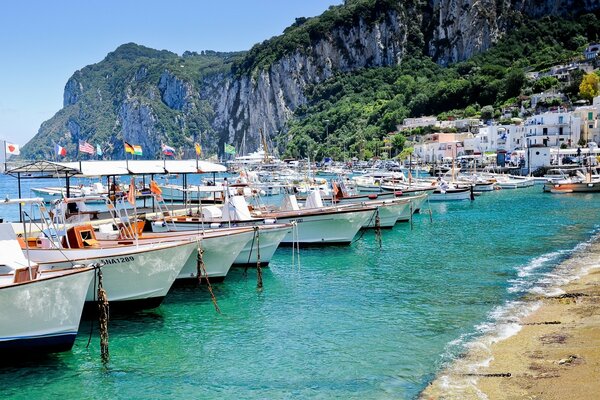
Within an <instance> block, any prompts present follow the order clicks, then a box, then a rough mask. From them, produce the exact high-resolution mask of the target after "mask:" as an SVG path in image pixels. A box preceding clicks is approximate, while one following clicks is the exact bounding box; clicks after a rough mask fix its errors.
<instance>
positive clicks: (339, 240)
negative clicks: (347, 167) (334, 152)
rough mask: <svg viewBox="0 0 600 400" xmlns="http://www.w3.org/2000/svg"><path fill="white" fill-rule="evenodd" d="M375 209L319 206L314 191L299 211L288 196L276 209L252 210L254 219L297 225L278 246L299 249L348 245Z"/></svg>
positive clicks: (320, 203)
mask: <svg viewBox="0 0 600 400" xmlns="http://www.w3.org/2000/svg"><path fill="white" fill-rule="evenodd" d="M375 211H376V207H372V206H361V205H357V206H341V207H336V206H332V207H323V204H322V200H321V197H320V194H319V192H318V191H313V192H311V193H310V195H309V196H308V199H307V201H306V205H305V208H303V209H300V207H299V206H298V201H297V199H296V197H295V196H294V195H288V196H286V197H285V199H284V204H283V206H282V207H281V209H280V210H278V211H274V210H254V212H253V213H252V215H253V216H254V217H260V218H269V219H275V220H276V221H277V222H279V223H287V224H292V223H295V224H297V226H296V227H295V228H294V229H292V232H290V233H288V234H287V235H286V236H285V237H284V238H283V240H282V242H281V243H282V244H285V245H293V244H298V245H302V246H313V245H331V244H350V242H352V239H353V238H354V236H355V235H356V233H358V231H359V230H360V228H361V227H362V226H363V225H365V224H366V223H367V222H368V221H369V219H371V218H374V217H375Z"/></svg>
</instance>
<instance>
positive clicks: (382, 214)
mask: <svg viewBox="0 0 600 400" xmlns="http://www.w3.org/2000/svg"><path fill="white" fill-rule="evenodd" d="M366 204H367V205H369V206H377V214H376V215H375V218H370V219H368V220H367V222H366V223H365V224H363V226H362V227H363V228H377V225H379V228H392V227H393V226H394V225H396V222H397V221H398V219H399V218H400V217H401V216H402V215H403V214H404V213H405V212H406V213H409V214H410V200H406V199H402V200H386V201H379V202H377V201H374V202H367V203H366ZM377 217H379V222H377Z"/></svg>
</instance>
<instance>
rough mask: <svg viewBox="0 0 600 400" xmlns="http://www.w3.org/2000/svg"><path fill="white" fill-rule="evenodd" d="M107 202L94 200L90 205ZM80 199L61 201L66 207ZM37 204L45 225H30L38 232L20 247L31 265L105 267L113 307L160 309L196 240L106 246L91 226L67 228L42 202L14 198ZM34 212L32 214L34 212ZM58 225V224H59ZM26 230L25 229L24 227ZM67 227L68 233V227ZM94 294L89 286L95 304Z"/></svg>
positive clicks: (42, 267) (27, 236)
mask: <svg viewBox="0 0 600 400" xmlns="http://www.w3.org/2000/svg"><path fill="white" fill-rule="evenodd" d="M98 199H102V200H103V201H105V200H106V199H105V198H92V199H89V200H91V201H95V200H98ZM80 201H82V199H63V201H62V203H61V207H56V208H55V211H57V210H61V209H65V208H68V207H64V205H68V204H70V203H71V202H80ZM11 202H16V203H19V202H26V203H29V204H30V205H31V206H32V207H34V206H37V207H38V210H39V215H40V216H41V221H40V222H38V223H35V224H29V226H30V228H29V229H31V227H32V226H34V225H35V226H36V227H37V228H39V232H36V233H33V232H31V231H29V232H28V231H25V232H24V239H23V244H22V245H21V247H22V248H23V249H24V251H25V249H26V250H27V254H28V257H29V259H30V260H31V261H34V262H36V263H38V264H40V270H42V271H57V270H65V269H70V268H72V267H73V266H74V265H75V264H82V263H83V264H90V263H101V264H104V265H105V266H104V268H103V271H104V274H103V275H104V281H105V289H106V291H107V293H108V300H109V301H111V302H112V304H113V306H117V308H119V307H123V308H153V307H157V306H158V305H160V303H161V302H162V299H163V298H164V297H165V295H166V294H167V292H168V291H169V288H170V287H171V285H172V283H173V281H174V280H175V278H176V277H177V275H178V274H179V272H180V271H181V268H182V267H183V264H184V263H185V261H186V260H187V259H188V258H189V256H190V254H191V253H192V251H194V249H195V248H196V242H195V241H189V240H182V241H177V242H172V243H139V242H138V241H136V240H129V241H128V242H123V243H118V244H114V245H109V246H107V245H102V243H100V242H99V241H98V240H97V238H96V235H95V231H94V228H93V227H92V226H91V225H89V224H82V225H75V226H68V225H67V224H66V223H65V215H64V214H61V213H60V212H57V213H56V214H54V216H53V217H54V218H53V219H50V218H48V215H47V210H46V208H45V207H43V203H42V199H15V200H11V201H10V202H3V203H0V204H8V203H11ZM31 214H32V215H33V214H34V213H33V211H32V213H31ZM57 221H58V222H57ZM25 226H26V225H25ZM65 228H66V229H65ZM94 299H95V290H94V288H93V287H92V286H90V288H89V290H88V294H87V297H86V301H90V302H91V301H94Z"/></svg>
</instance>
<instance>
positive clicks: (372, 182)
mask: <svg viewBox="0 0 600 400" xmlns="http://www.w3.org/2000/svg"><path fill="white" fill-rule="evenodd" d="M352 181H353V182H354V185H355V186H356V189H357V190H358V191H359V192H362V193H372V192H375V193H376V192H381V191H382V190H383V188H382V184H384V182H385V181H388V182H389V181H394V183H404V182H405V181H406V178H405V177H404V174H403V173H401V172H388V171H372V172H369V173H366V174H364V175H359V176H355V177H353V178H352Z"/></svg>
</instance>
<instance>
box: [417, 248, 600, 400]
mask: <svg viewBox="0 0 600 400" xmlns="http://www.w3.org/2000/svg"><path fill="white" fill-rule="evenodd" d="M556 269H557V270H563V271H568V272H569V273H570V277H569V278H568V279H567V280H566V281H565V280H562V281H561V280H560V279H559V282H558V283H557V284H556V285H552V286H550V287H549V288H548V289H549V291H548V292H547V293H546V294H529V295H526V296H525V297H524V298H523V299H520V300H519V302H520V303H522V305H523V306H524V307H521V309H524V308H526V309H527V312H526V313H525V314H524V315H521V316H519V315H515V316H514V320H513V321H512V322H513V323H511V324H509V325H511V326H510V327H504V328H505V329H504V331H505V332H504V333H505V334H504V336H502V335H501V334H500V335H498V332H496V336H494V335H485V334H484V335H483V336H482V337H481V338H479V339H477V340H475V341H474V342H472V343H469V344H468V346H467V351H466V354H464V356H462V357H459V358H457V359H455V360H454V361H452V362H451V364H450V365H449V366H448V367H446V368H444V369H443V370H442V371H440V372H439V373H438V374H437V375H436V378H435V379H434V380H433V381H432V382H431V383H430V384H429V385H428V386H427V387H426V388H425V389H424V390H423V391H422V392H421V394H420V396H419V398H420V399H521V398H524V399H564V398H574V399H595V398H597V395H598V393H600V379H598V376H600V243H599V242H598V241H597V240H596V241H594V242H593V243H591V244H590V245H589V246H587V248H585V249H583V250H581V251H576V252H574V253H573V254H572V256H571V257H570V258H569V259H567V260H565V261H563V262H562V263H561V264H560V265H559V266H557V268H556ZM561 278H562V277H561ZM563 279H564V278H563ZM561 283H562V284H561ZM506 332H509V333H508V334H506Z"/></svg>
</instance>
